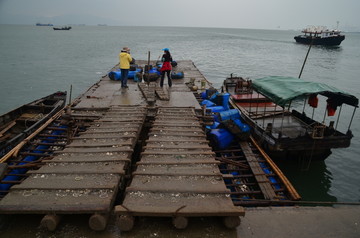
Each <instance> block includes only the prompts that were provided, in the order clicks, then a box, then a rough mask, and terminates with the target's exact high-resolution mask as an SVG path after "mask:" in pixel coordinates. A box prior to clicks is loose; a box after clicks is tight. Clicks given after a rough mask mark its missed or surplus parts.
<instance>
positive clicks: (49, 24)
mask: <svg viewBox="0 0 360 238" xmlns="http://www.w3.org/2000/svg"><path fill="white" fill-rule="evenodd" d="M36 25H37V26H54V24H51V23H47V24H43V23H36Z"/></svg>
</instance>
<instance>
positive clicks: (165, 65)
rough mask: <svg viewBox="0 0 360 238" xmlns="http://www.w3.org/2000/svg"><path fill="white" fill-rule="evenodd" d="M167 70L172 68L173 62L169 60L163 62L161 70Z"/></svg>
mask: <svg viewBox="0 0 360 238" xmlns="http://www.w3.org/2000/svg"><path fill="white" fill-rule="evenodd" d="M167 70H169V71H170V70H171V63H170V62H168V61H165V62H163V64H162V66H161V69H160V71H167Z"/></svg>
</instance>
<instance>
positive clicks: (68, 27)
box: [53, 26, 71, 31]
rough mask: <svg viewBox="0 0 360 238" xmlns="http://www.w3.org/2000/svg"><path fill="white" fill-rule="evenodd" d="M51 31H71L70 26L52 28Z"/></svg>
mask: <svg viewBox="0 0 360 238" xmlns="http://www.w3.org/2000/svg"><path fill="white" fill-rule="evenodd" d="M53 29H54V30H55V31H58V30H66V31H68V30H70V29H71V26H65V27H53Z"/></svg>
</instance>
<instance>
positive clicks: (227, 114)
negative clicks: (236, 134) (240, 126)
mask: <svg viewBox="0 0 360 238" xmlns="http://www.w3.org/2000/svg"><path fill="white" fill-rule="evenodd" d="M219 115H220V119H221V120H222V121H225V120H230V119H232V120H235V119H240V112H239V110H237V109H230V110H226V111H222V112H219Z"/></svg>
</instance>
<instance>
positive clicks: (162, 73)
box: [160, 70, 172, 87]
mask: <svg viewBox="0 0 360 238" xmlns="http://www.w3.org/2000/svg"><path fill="white" fill-rule="evenodd" d="M165 72H166V76H167V78H168V84H169V87H171V86H172V82H171V74H170V72H171V71H170V70H165V71H161V80H160V87H162V86H164V78H165Z"/></svg>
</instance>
